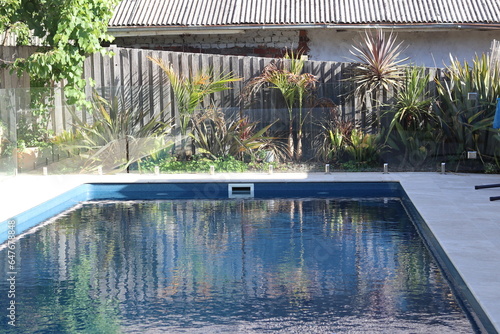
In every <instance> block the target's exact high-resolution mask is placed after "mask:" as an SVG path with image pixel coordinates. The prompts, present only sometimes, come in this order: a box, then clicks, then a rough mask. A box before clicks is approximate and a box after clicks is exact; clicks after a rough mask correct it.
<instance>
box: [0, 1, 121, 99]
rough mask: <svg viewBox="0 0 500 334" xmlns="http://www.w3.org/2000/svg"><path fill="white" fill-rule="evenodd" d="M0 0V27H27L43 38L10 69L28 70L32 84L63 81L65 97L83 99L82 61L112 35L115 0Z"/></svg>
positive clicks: (45, 84) (40, 84) (84, 82)
mask: <svg viewBox="0 0 500 334" xmlns="http://www.w3.org/2000/svg"><path fill="white" fill-rule="evenodd" d="M2 2H3V5H4V6H2V8H1V9H0V31H7V30H12V29H14V28H15V27H19V28H18V29H17V31H24V32H26V31H27V30H28V29H29V30H31V31H33V35H34V36H37V37H40V38H42V39H43V40H44V47H42V48H40V49H39V50H38V52H35V53H33V54H32V55H30V56H29V57H27V58H18V59H16V61H15V62H14V63H13V64H11V65H10V66H11V68H12V70H15V71H17V72H18V73H19V74H21V73H23V72H24V71H26V72H27V73H29V75H30V77H31V78H32V80H33V83H32V86H33V87H34V86H36V85H38V86H40V87H47V86H52V85H53V84H54V83H55V82H60V81H65V94H66V98H67V101H68V103H70V104H73V103H77V102H78V103H83V104H85V100H86V96H85V93H84V90H83V88H84V87H85V85H86V81H85V80H84V79H83V78H82V76H83V62H84V60H85V58H86V57H87V56H88V55H90V54H93V53H96V52H103V50H104V49H103V48H102V46H101V43H102V42H104V41H112V36H111V35H109V34H107V26H108V21H109V20H110V19H111V17H112V14H113V9H114V7H115V6H116V4H117V3H118V0H92V1H89V0H66V1H58V0H35V1H28V2H22V1H19V0H18V1H5V0H4V1H2ZM21 35H22V36H23V34H21Z"/></svg>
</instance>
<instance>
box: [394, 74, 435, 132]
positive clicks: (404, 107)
mask: <svg viewBox="0 0 500 334" xmlns="http://www.w3.org/2000/svg"><path fill="white" fill-rule="evenodd" d="M429 79H430V75H429V74H425V70H424V69H423V68H419V67H410V68H408V69H406V72H405V79H404V83H403V86H402V88H401V90H400V91H398V93H397V94H396V105H395V107H394V109H393V110H391V111H389V114H392V115H390V116H391V118H392V120H391V124H390V126H389V132H390V131H392V130H393V128H394V126H395V125H396V123H398V124H400V125H401V126H402V128H403V129H405V130H419V129H421V128H424V127H425V125H426V124H430V123H431V122H432V121H434V120H435V115H434V114H433V112H432V105H433V103H434V99H432V98H430V97H428V91H427V84H428V83H429Z"/></svg>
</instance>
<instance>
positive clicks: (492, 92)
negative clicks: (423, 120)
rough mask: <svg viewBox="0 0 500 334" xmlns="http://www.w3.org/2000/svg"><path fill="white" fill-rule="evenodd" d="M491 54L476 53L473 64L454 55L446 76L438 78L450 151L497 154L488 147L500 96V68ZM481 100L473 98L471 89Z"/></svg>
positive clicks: (441, 109) (442, 113)
mask: <svg viewBox="0 0 500 334" xmlns="http://www.w3.org/2000/svg"><path fill="white" fill-rule="evenodd" d="M492 64H494V63H493V62H490V59H489V56H487V55H484V54H483V55H482V56H476V58H475V59H474V60H473V62H472V64H469V63H467V62H464V63H461V62H460V61H458V60H456V59H452V62H451V65H450V66H448V67H447V72H446V80H445V81H437V80H436V84H437V88H438V93H439V102H440V104H439V106H440V108H439V109H438V110H437V111H438V112H439V117H440V119H441V120H442V122H443V130H444V135H445V138H444V140H445V142H446V144H447V146H448V147H450V150H454V151H450V152H449V153H454V154H458V155H461V154H463V152H465V151H466V150H475V151H478V152H479V154H480V157H481V156H482V154H490V155H493V154H494V152H490V151H489V150H488V140H489V139H490V137H491V135H490V134H489V129H490V127H491V124H492V122H493V117H494V113H495V106H496V98H497V97H498V96H500V68H499V67H498V66H493V65H492ZM471 92H473V93H477V100H469V98H468V94H469V93H471Z"/></svg>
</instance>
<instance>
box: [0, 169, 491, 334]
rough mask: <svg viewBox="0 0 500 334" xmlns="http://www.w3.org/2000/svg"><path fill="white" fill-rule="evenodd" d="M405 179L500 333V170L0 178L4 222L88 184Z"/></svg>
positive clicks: (0, 219) (0, 210) (403, 182)
mask: <svg viewBox="0 0 500 334" xmlns="http://www.w3.org/2000/svg"><path fill="white" fill-rule="evenodd" d="M259 181H261V182H266V181H278V182H318V181H329V182H332V181H339V182H347V181H350V182H363V181H364V182H369V181H371V182H382V181H397V182H400V183H401V185H402V186H403V188H404V190H405V191H406V193H407V194H408V196H409V197H410V199H411V201H412V202H413V204H414V205H415V207H416V208H417V210H418V212H419V213H420V215H421V216H422V218H423V219H424V220H425V221H426V223H427V225H428V226H429V228H430V230H431V231H432V233H433V234H434V236H435V237H436V239H437V241H438V242H439V243H440V244H441V247H442V248H443V250H444V251H445V252H446V254H447V255H448V257H449V259H450V260H451V262H452V263H453V265H454V266H455V268H456V269H457V271H458V272H459V273H460V275H461V277H462V278H463V280H464V281H465V283H466V284H467V286H468V288H469V290H470V291H471V293H472V294H473V295H474V297H475V299H476V300H477V301H478V303H479V304H480V306H481V308H482V309H483V310H484V312H485V313H486V315H487V316H488V318H489V319H490V321H491V322H492V324H493V326H494V327H495V329H496V331H497V332H500V201H495V202H491V201H490V200H489V197H490V196H500V188H491V189H481V190H475V189H474V186H475V185H482V184H494V183H500V175H483V174H453V173H447V174H438V173H389V174H382V173H332V174H324V173H274V174H264V173H243V174H231V173H228V174H215V175H208V174H161V175H145V174H142V175H139V174H120V175H109V176H108V175H104V176H103V175H65V176H60V175H53V176H35V175H18V176H16V177H11V178H8V179H5V180H3V181H0V222H3V221H5V220H8V219H10V218H11V217H14V216H16V215H17V214H19V213H21V212H24V211H26V210H29V209H30V208H33V207H34V206H36V205H39V204H42V203H44V202H45V201H47V200H49V199H51V198H53V197H56V196H58V195H60V194H62V193H64V192H66V191H68V190H71V189H73V188H75V187H77V186H79V185H81V184H84V183H96V182H104V183H109V182H113V183H122V182H123V183H129V182H259Z"/></svg>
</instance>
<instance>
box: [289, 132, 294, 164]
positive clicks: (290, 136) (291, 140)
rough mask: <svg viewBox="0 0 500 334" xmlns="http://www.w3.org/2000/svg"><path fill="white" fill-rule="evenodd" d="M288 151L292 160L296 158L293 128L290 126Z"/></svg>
mask: <svg viewBox="0 0 500 334" xmlns="http://www.w3.org/2000/svg"><path fill="white" fill-rule="evenodd" d="M288 151H289V154H290V159H293V158H294V151H295V150H294V142H293V127H292V126H291V125H290V129H289V132H288Z"/></svg>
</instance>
